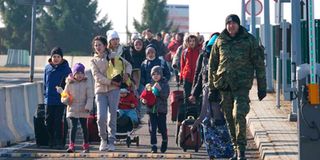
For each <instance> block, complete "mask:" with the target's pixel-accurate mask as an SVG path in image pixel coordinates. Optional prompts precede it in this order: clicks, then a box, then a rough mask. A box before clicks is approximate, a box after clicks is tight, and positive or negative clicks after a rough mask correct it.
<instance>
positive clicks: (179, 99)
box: [170, 89, 183, 121]
mask: <svg viewBox="0 0 320 160" xmlns="http://www.w3.org/2000/svg"><path fill="white" fill-rule="evenodd" d="M182 104H183V91H181V90H179V89H178V90H175V91H171V92H170V108H171V120H172V121H177V116H178V109H179V107H180V106H181V105H182Z"/></svg>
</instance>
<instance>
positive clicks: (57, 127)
mask: <svg viewBox="0 0 320 160" xmlns="http://www.w3.org/2000/svg"><path fill="white" fill-rule="evenodd" d="M50 55H51V56H50V58H49V60H48V64H47V65H46V67H45V70H44V76H43V89H44V103H45V104H46V119H45V121H46V125H47V128H48V133H49V139H48V142H49V146H50V148H56V149H64V145H65V144H64V141H63V139H64V136H63V135H62V123H61V122H62V119H63V118H64V109H65V108H66V107H65V105H64V104H63V103H61V100H60V98H61V96H60V94H59V93H58V92H57V90H56V87H57V86H59V87H61V88H64V87H65V79H66V77H68V75H69V74H70V73H71V69H70V67H69V63H68V61H67V60H65V59H64V58H63V52H62V49H61V48H60V47H54V48H53V49H52V50H51V52H50Z"/></svg>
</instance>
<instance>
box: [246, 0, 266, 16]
mask: <svg viewBox="0 0 320 160" xmlns="http://www.w3.org/2000/svg"><path fill="white" fill-rule="evenodd" d="M254 1H255V11H256V13H255V15H256V16H257V15H259V14H260V13H261V12H262V9H263V6H262V3H261V1H259V0H254ZM251 4H252V0H249V1H247V3H246V5H245V8H246V12H247V13H248V14H249V15H251Z"/></svg>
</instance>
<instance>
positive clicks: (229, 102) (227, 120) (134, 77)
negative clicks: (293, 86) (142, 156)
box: [44, 14, 266, 159]
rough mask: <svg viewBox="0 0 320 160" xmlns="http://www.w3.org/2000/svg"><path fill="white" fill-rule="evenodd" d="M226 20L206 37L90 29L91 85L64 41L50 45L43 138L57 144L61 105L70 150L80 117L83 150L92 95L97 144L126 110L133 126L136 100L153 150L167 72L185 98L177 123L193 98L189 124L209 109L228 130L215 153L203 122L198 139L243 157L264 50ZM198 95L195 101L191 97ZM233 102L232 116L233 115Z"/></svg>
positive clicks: (107, 138) (107, 140)
mask: <svg viewBox="0 0 320 160" xmlns="http://www.w3.org/2000/svg"><path fill="white" fill-rule="evenodd" d="M225 25H226V28H225V29H224V30H223V31H222V32H221V34H220V33H218V32H216V33H213V34H212V35H211V37H210V39H209V40H208V41H206V42H204V38H203V36H201V35H193V34H184V33H176V34H174V33H172V34H157V36H156V38H155V37H154V36H153V33H152V31H151V30H150V29H146V30H145V31H144V32H143V33H141V35H142V36H140V34H133V35H132V38H131V42H130V43H129V44H128V45H127V46H123V45H121V44H120V43H119V42H120V41H119V35H118V33H117V32H116V31H114V30H109V31H107V33H106V36H102V35H101V36H96V37H94V38H93V40H92V44H91V45H92V48H93V57H92V58H91V60H90V69H91V72H92V75H93V77H94V82H95V85H94V86H91V85H90V84H89V83H88V82H87V78H86V76H85V74H84V73H85V72H84V70H85V68H84V66H83V65H82V64H81V63H80V62H79V63H76V64H75V65H74V66H73V67H72V69H71V68H70V67H69V64H68V62H67V61H66V60H65V59H63V52H62V49H61V48H59V47H55V48H53V49H52V50H51V52H50V54H51V57H50V59H49V61H48V65H47V66H46V67H45V72H44V95H45V96H44V97H45V101H44V102H45V104H46V125H47V127H48V132H49V145H50V146H51V147H56V148H60V149H62V148H63V142H62V135H61V133H62V131H61V128H62V127H61V121H62V119H63V118H64V114H63V113H64V110H65V108H66V117H67V118H68V121H69V122H70V123H69V124H71V127H70V128H71V129H70V132H69V137H70V138H69V146H68V149H67V152H71V153H72V152H74V151H75V147H74V146H75V135H76V130H77V125H78V121H79V122H80V124H81V127H82V131H83V140H84V141H83V151H84V152H89V148H90V147H89V140H88V129H87V126H86V120H87V117H88V116H89V114H90V112H91V110H92V108H93V101H95V103H96V106H97V109H96V114H97V125H98V132H99V137H100V140H101V141H100V146H99V150H100V151H105V150H108V151H115V150H116V147H115V141H116V130H117V127H116V126H117V118H119V116H123V115H125V116H128V117H130V119H131V120H132V122H133V126H134V127H136V126H137V125H138V124H139V122H140V119H141V115H140V110H141V106H146V107H147V113H148V115H149V122H150V147H151V152H152V153H157V152H158V146H157V136H156V134H157V132H159V133H160V134H161V135H162V143H161V146H160V151H161V152H162V153H165V152H166V150H167V146H168V135H167V124H166V115H167V112H168V104H167V99H168V96H169V93H170V89H169V85H168V81H169V80H170V79H171V76H173V77H174V80H175V81H176V83H177V85H178V86H180V85H182V86H183V91H184V98H183V105H181V106H179V112H178V115H177V116H178V120H177V121H178V125H180V124H181V123H182V122H183V120H185V119H186V118H187V117H188V115H189V114H190V113H188V112H189V111H190V108H191V107H192V106H196V107H197V108H196V110H198V111H199V112H198V113H196V115H195V116H196V117H197V118H196V120H195V122H194V124H193V125H192V130H195V129H196V128H199V126H200V124H203V125H204V124H205V123H204V120H205V119H209V120H210V117H211V118H212V117H214V120H215V124H216V125H219V124H220V125H221V124H222V125H224V126H227V127H226V128H227V129H226V130H227V132H226V133H227V134H229V133H230V134H231V142H232V143H231V142H230V144H231V145H230V146H231V149H230V151H227V150H223V151H222V152H224V153H219V154H218V153H217V152H215V151H217V149H216V148H214V147H213V144H212V143H209V139H210V138H212V136H213V135H212V133H213V132H212V131H209V130H210V129H209V128H208V127H207V131H205V134H204V139H205V140H206V141H208V144H206V147H207V151H208V154H209V156H210V158H217V155H220V156H221V157H231V159H237V158H240V159H245V146H246V122H245V116H246V114H247V113H248V112H249V109H250V107H249V102H250V100H249V97H248V94H249V90H250V88H251V86H252V80H253V73H254V72H255V74H256V77H257V80H258V89H259V92H258V96H259V99H260V100H262V99H263V98H264V97H265V96H266V84H265V70H264V61H263V60H264V57H263V53H261V50H260V48H259V45H258V43H257V40H256V39H255V38H254V37H253V36H252V35H250V34H249V33H248V32H247V31H246V30H245V29H244V28H243V27H242V26H241V25H240V20H239V18H238V16H237V15H233V14H232V15H229V16H228V17H227V18H226V21H225ZM162 37H164V38H162ZM170 37H172V38H171V40H169V39H170ZM92 88H94V93H93V92H92V90H93V89H92ZM150 93H151V94H150ZM197 97H202V99H201V98H197ZM197 102H200V105H195V104H198V103H197ZM66 106H67V107H66ZM234 109H235V110H236V111H235V112H236V116H235V117H234V116H233V115H232V112H233V110H234ZM211 123H212V122H211ZM204 128H206V127H205V125H204ZM225 143H226V142H225ZM225 145H226V144H225ZM210 150H211V151H210ZM227 152H228V153H227Z"/></svg>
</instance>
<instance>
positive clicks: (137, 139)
mask: <svg viewBox="0 0 320 160" xmlns="http://www.w3.org/2000/svg"><path fill="white" fill-rule="evenodd" d="M135 138H136V146H139V136H137V137H135Z"/></svg>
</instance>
